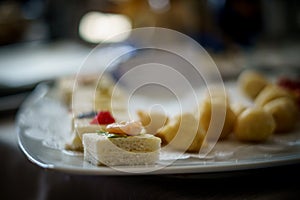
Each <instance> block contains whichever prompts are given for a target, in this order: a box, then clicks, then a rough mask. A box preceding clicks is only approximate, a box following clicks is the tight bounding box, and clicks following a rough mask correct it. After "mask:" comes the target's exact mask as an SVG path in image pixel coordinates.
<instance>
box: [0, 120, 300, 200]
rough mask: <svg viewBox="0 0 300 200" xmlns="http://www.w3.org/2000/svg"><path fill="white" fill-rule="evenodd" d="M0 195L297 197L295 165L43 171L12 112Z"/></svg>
mask: <svg viewBox="0 0 300 200" xmlns="http://www.w3.org/2000/svg"><path fill="white" fill-rule="evenodd" d="M0 158H1V165H0V188H1V189H0V191H1V192H0V196H1V199H22V200H25V199H53V200H57V199H163V200H166V199H238V200H240V199H255V200H260V199H264V200H265V199H272V200H273V199H300V184H299V182H300V172H299V171H300V170H299V169H300V164H294V165H286V166H280V167H271V168H264V169H256V170H246V171H238V172H227V173H213V174H195V175H192V174H188V175H163V176H162V175H149V176H80V175H72V174H64V173H60V172H55V171H50V170H45V169H42V168H39V167H37V166H36V165H34V164H32V163H31V162H30V161H28V160H27V158H25V155H24V154H23V153H22V152H21V150H20V149H19V147H18V145H17V136H16V130H15V126H14V115H11V114H10V115H6V116H5V117H3V116H2V117H1V119H0Z"/></svg>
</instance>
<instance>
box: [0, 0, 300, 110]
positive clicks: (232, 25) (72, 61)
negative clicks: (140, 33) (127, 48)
mask: <svg viewBox="0 0 300 200" xmlns="http://www.w3.org/2000/svg"><path fill="white" fill-rule="evenodd" d="M148 26H152V27H165V28H169V29H173V30H177V31H180V32H182V33H184V34H186V35H188V36H190V37H192V38H193V39H195V40H196V41H197V42H199V43H200V44H201V45H202V46H203V47H204V48H205V49H206V50H207V51H208V52H209V53H210V55H211V56H212V57H213V59H214V61H215V62H216V63H217V66H218V67H219V70H220V72H221V74H222V75H223V78H224V79H226V78H234V77H236V75H237V74H238V73H239V72H240V71H241V70H242V69H244V68H249V67H250V68H251V67H253V68H262V69H266V70H270V69H274V68H275V69H277V70H278V69H280V70H287V69H288V70H292V71H293V70H294V71H295V70H296V71H299V70H298V69H299V63H300V62H299V61H300V57H299V53H300V43H299V33H300V4H299V2H298V1H297V0H289V1H285V0H273V1H271V2H270V1H267V0H65V1H60V0H1V1H0V96H1V98H0V110H1V111H2V110H9V109H11V108H16V107H17V106H18V105H19V104H20V103H21V102H22V100H23V97H26V94H27V93H26V91H31V90H32V88H33V87H34V86H35V85H36V84H37V83H39V82H40V81H44V80H52V79H55V78H57V77H61V76H64V75H68V74H74V73H75V72H76V70H78V67H79V66H80V64H81V63H82V61H83V59H84V58H85V57H86V56H87V55H88V53H89V52H90V50H91V49H92V48H93V47H95V46H96V45H97V44H98V43H101V42H102V43H107V44H114V43H115V44H118V45H134V44H133V43H128V41H127V40H126V39H127V38H126V35H124V34H123V37H121V38H118V37H114V38H109V37H111V36H113V35H116V34H118V33H122V32H124V31H128V30H131V29H134V28H139V27H148ZM128 36H129V35H128ZM174 42H176V41H174ZM22 92H25V93H22Z"/></svg>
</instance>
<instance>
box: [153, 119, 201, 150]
mask: <svg viewBox="0 0 300 200" xmlns="http://www.w3.org/2000/svg"><path fill="white" fill-rule="evenodd" d="M198 125H199V123H198V121H197V120H196V118H195V116H194V115H193V114H191V113H184V114H182V115H178V116H176V117H174V118H172V119H170V121H169V122H168V124H167V125H165V126H164V127H162V128H161V129H159V130H158V132H157V134H156V136H158V137H160V138H161V139H162V142H163V144H164V145H170V146H171V147H172V148H174V149H177V150H182V151H187V152H198V151H199V150H200V148H201V146H202V144H203V142H204V138H205V134H204V131H203V129H201V128H200V127H198Z"/></svg>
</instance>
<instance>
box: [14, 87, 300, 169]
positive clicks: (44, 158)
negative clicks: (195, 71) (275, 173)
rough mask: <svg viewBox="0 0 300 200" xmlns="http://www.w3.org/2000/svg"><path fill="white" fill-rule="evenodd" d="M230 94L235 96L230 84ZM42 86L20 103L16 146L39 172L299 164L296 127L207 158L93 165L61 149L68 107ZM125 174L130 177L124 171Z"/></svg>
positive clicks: (227, 145)
mask: <svg viewBox="0 0 300 200" xmlns="http://www.w3.org/2000/svg"><path fill="white" fill-rule="evenodd" d="M228 90H229V93H231V95H237V94H236V92H237V91H236V90H235V88H234V87H233V86H232V85H228ZM54 96H55V95H51V90H50V93H49V88H48V87H47V86H45V85H44V86H42V85H40V86H39V87H38V88H37V89H36V90H35V91H34V93H33V94H32V95H31V96H30V97H29V98H28V100H27V101H26V102H25V103H24V105H23V107H22V109H21V110H20V113H19V115H18V120H17V123H18V129H19V130H18V131H19V132H18V137H19V145H20V147H21V149H22V151H23V152H24V154H25V155H26V156H27V157H28V158H29V160H30V161H32V162H33V163H35V164H37V165H38V166H40V167H42V168H47V169H52V170H58V171H63V172H67V173H74V174H88V175H141V174H182V173H198V174H199V173H211V172H228V171H239V170H245V169H255V168H265V167H271V166H278V165H284V164H291V163H296V162H299V161H300V131H299V130H300V126H299V125H298V127H297V128H296V130H295V131H294V132H292V133H289V134H284V135H276V136H274V137H273V138H272V139H271V140H270V141H269V142H267V143H264V144H244V143H240V142H237V141H235V140H233V139H230V140H227V141H223V142H220V143H218V144H217V145H216V146H215V148H214V149H213V151H212V152H211V153H210V154H209V155H208V157H206V158H198V157H197V155H196V154H184V155H182V156H181V157H180V159H178V160H176V161H174V162H171V164H169V163H170V161H171V160H172V159H173V158H174V156H175V157H176V152H162V155H161V159H160V160H159V161H158V162H157V164H156V165H155V166H134V167H132V166H124V167H119V168H118V170H116V169H113V168H110V167H106V166H93V165H91V164H89V163H88V162H86V161H84V160H83V155H82V154H81V153H74V152H67V151H65V150H63V148H62V146H63V142H62V141H63V139H64V137H66V136H67V135H68V133H69V132H70V118H69V115H68V111H67V109H66V108H65V107H64V106H63V105H62V104H61V103H60V101H59V100H58V99H57V98H55V97H54ZM128 172H129V173H128Z"/></svg>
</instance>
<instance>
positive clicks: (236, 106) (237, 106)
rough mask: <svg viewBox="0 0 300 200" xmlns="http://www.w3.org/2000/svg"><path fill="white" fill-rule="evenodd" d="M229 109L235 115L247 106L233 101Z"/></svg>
mask: <svg viewBox="0 0 300 200" xmlns="http://www.w3.org/2000/svg"><path fill="white" fill-rule="evenodd" d="M231 109H232V111H233V112H234V114H235V115H236V116H239V115H240V114H241V113H242V112H243V111H244V110H246V109H247V107H246V106H245V105H243V104H240V103H235V104H232V105H231Z"/></svg>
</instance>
